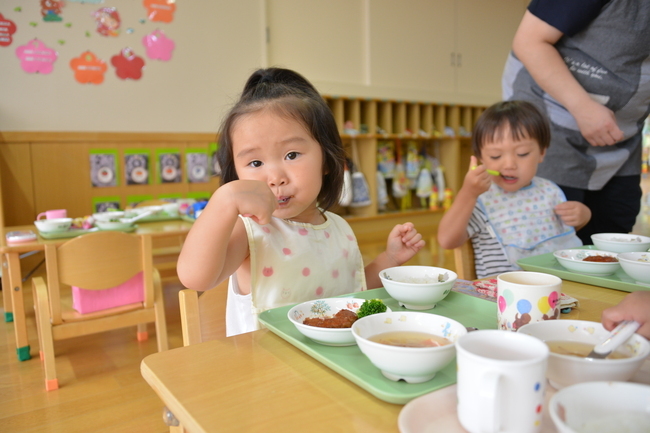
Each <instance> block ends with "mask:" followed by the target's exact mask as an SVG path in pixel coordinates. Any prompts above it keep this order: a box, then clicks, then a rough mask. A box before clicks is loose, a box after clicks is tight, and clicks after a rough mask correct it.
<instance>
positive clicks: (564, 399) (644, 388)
mask: <svg viewBox="0 0 650 433" xmlns="http://www.w3.org/2000/svg"><path fill="white" fill-rule="evenodd" d="M649 401H650V386H648V385H643V384H639V383H629V382H588V383H580V384H577V385H573V386H569V387H567V388H564V389H561V390H560V391H558V392H557V393H556V394H555V395H554V396H553V397H551V401H550V404H549V412H550V413H551V419H552V420H553V423H554V424H555V426H556V427H557V429H558V432H560V433H581V432H589V433H619V432H630V433H636V432H639V433H641V432H644V433H645V432H649V431H650V405H648V402H649Z"/></svg>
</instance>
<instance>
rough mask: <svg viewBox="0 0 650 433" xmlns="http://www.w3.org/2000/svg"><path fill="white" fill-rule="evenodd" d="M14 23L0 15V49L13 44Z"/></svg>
mask: <svg viewBox="0 0 650 433" xmlns="http://www.w3.org/2000/svg"><path fill="white" fill-rule="evenodd" d="M16 30H17V27H16V23H14V22H13V21H11V20H9V19H7V18H5V17H3V16H2V14H0V47H8V46H9V45H11V43H12V42H13V37H12V36H11V35H13V34H14V33H16Z"/></svg>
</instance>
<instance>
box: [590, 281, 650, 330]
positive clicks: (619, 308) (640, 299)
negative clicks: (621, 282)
mask: <svg viewBox="0 0 650 433" xmlns="http://www.w3.org/2000/svg"><path fill="white" fill-rule="evenodd" d="M623 320H636V321H637V322H639V323H640V324H641V327H640V328H639V329H638V330H637V331H636V333H637V334H639V335H643V336H644V337H645V338H647V339H650V292H645V291H641V292H632V293H630V294H629V295H626V296H625V298H623V300H622V301H621V302H620V303H619V304H618V305H616V306H614V307H609V308H607V309H605V310H604V311H603V314H602V317H601V321H602V323H603V327H604V328H605V329H607V330H608V331H611V330H612V329H614V328H615V327H616V325H618V324H619V323H620V322H622V321H623Z"/></svg>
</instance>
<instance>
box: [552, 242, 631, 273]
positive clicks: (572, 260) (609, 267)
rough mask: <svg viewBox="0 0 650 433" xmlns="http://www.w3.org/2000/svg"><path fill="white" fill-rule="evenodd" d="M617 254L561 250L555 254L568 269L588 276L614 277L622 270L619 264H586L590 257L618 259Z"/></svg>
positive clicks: (599, 251)
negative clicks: (586, 259)
mask: <svg viewBox="0 0 650 433" xmlns="http://www.w3.org/2000/svg"><path fill="white" fill-rule="evenodd" d="M616 254H617V253H613V252H611V251H601V250H577V249H576V250H560V251H556V252H554V253H553V255H554V256H555V258H556V259H557V261H558V262H559V263H560V264H561V265H562V266H564V267H565V268H566V269H568V270H570V271H573V272H579V273H581V274H587V275H597V276H606V275H612V274H613V273H615V272H616V271H618V270H619V269H620V268H621V264H620V263H619V262H585V261H584V260H583V259H584V258H585V257H589V256H609V257H616Z"/></svg>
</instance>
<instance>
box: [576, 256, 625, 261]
mask: <svg viewBox="0 0 650 433" xmlns="http://www.w3.org/2000/svg"><path fill="white" fill-rule="evenodd" d="M582 261H583V262H618V259H617V258H616V257H610V256H589V257H585V258H584V259H582Z"/></svg>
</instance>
